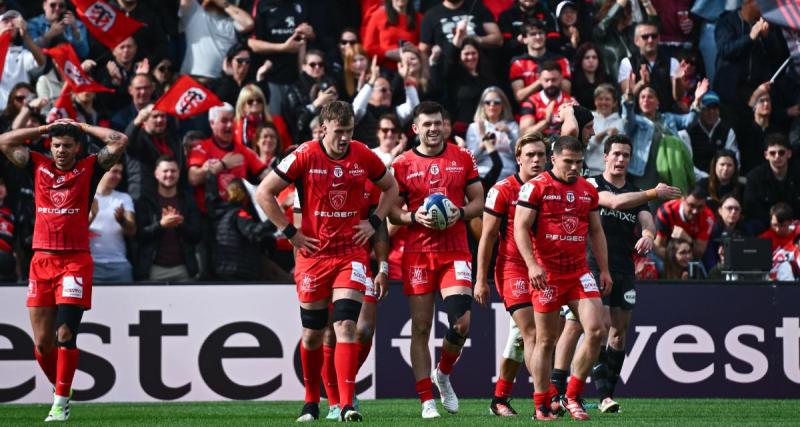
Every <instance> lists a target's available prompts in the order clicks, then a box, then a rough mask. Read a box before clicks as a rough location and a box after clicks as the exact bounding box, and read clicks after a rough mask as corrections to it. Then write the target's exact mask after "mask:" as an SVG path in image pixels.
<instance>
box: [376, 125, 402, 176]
mask: <svg viewBox="0 0 800 427" xmlns="http://www.w3.org/2000/svg"><path fill="white" fill-rule="evenodd" d="M377 138H378V146H377V147H375V148H373V149H372V151H374V152H375V154H377V155H378V157H380V159H381V161H382V162H383V164H384V165H385V166H386V167H389V166H391V165H392V162H393V161H394V158H395V157H397V156H398V155H400V153H402V152H403V150H405V148H406V136H405V135H403V131H402V128H401V127H400V121H399V120H397V116H395V115H394V114H391V113H388V114H384V115H382V116H381V117H380V118H379V119H378V135H377Z"/></svg>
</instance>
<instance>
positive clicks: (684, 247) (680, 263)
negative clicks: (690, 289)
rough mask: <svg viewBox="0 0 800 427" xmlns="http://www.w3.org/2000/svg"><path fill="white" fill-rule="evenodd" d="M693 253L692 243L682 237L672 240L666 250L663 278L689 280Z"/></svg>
mask: <svg viewBox="0 0 800 427" xmlns="http://www.w3.org/2000/svg"><path fill="white" fill-rule="evenodd" d="M693 252H694V248H693V247H692V242H691V241H689V240H687V239H684V238H681V237H678V238H675V239H672V240H670V241H669V244H667V247H666V249H665V253H666V258H665V259H664V274H663V275H662V276H661V277H663V278H664V279H667V280H688V279H689V278H690V277H689V263H691V262H692V253H693Z"/></svg>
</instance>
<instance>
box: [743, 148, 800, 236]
mask: <svg viewBox="0 0 800 427" xmlns="http://www.w3.org/2000/svg"><path fill="white" fill-rule="evenodd" d="M764 145H765V146H766V148H765V149H764V157H766V159H767V163H764V164H761V165H760V166H758V167H756V168H755V169H753V170H752V171H750V173H748V174H747V184H746V185H745V187H744V214H745V217H746V218H747V221H748V223H750V224H751V226H752V227H753V231H754V232H755V233H761V232H762V231H764V230H766V229H767V228H768V227H769V222H770V214H769V210H770V208H771V207H772V206H773V205H775V204H776V203H778V202H784V203H787V204H788V205H789V206H791V207H792V210H793V211H794V212H800V170H798V167H797V165H796V164H795V162H794V160H793V159H792V149H791V146H790V145H789V141H788V140H787V138H786V135H785V134H781V133H773V134H770V135H767V136H766V138H764Z"/></svg>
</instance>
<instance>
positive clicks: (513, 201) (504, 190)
mask: <svg viewBox="0 0 800 427" xmlns="http://www.w3.org/2000/svg"><path fill="white" fill-rule="evenodd" d="M521 187H522V180H521V179H520V177H519V174H514V175H512V176H509V177H507V178H506V179H504V180H502V181H500V182H498V183H497V184H495V185H494V186H493V187H492V188H491V189H490V190H489V192H488V193H487V194H486V203H485V204H484V206H483V211H484V212H486V213H488V214H490V215H494V216H496V217H498V218H500V219H501V223H500V245H499V246H498V248H497V267H496V269H498V270H501V269H502V268H503V265H504V264H505V263H507V262H511V263H514V264H521V265H525V260H524V259H523V258H522V255H520V253H519V249H517V242H516V241H514V212H515V211H516V210H517V199H518V198H519V189H520V188H521Z"/></svg>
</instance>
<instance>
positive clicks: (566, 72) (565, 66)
mask: <svg viewBox="0 0 800 427" xmlns="http://www.w3.org/2000/svg"><path fill="white" fill-rule="evenodd" d="M558 64H559V65H561V74H562V75H563V76H564V78H565V79H567V80H569V79H571V78H572V71H570V66H569V60H568V59H567V58H561V59H559V60H558Z"/></svg>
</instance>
